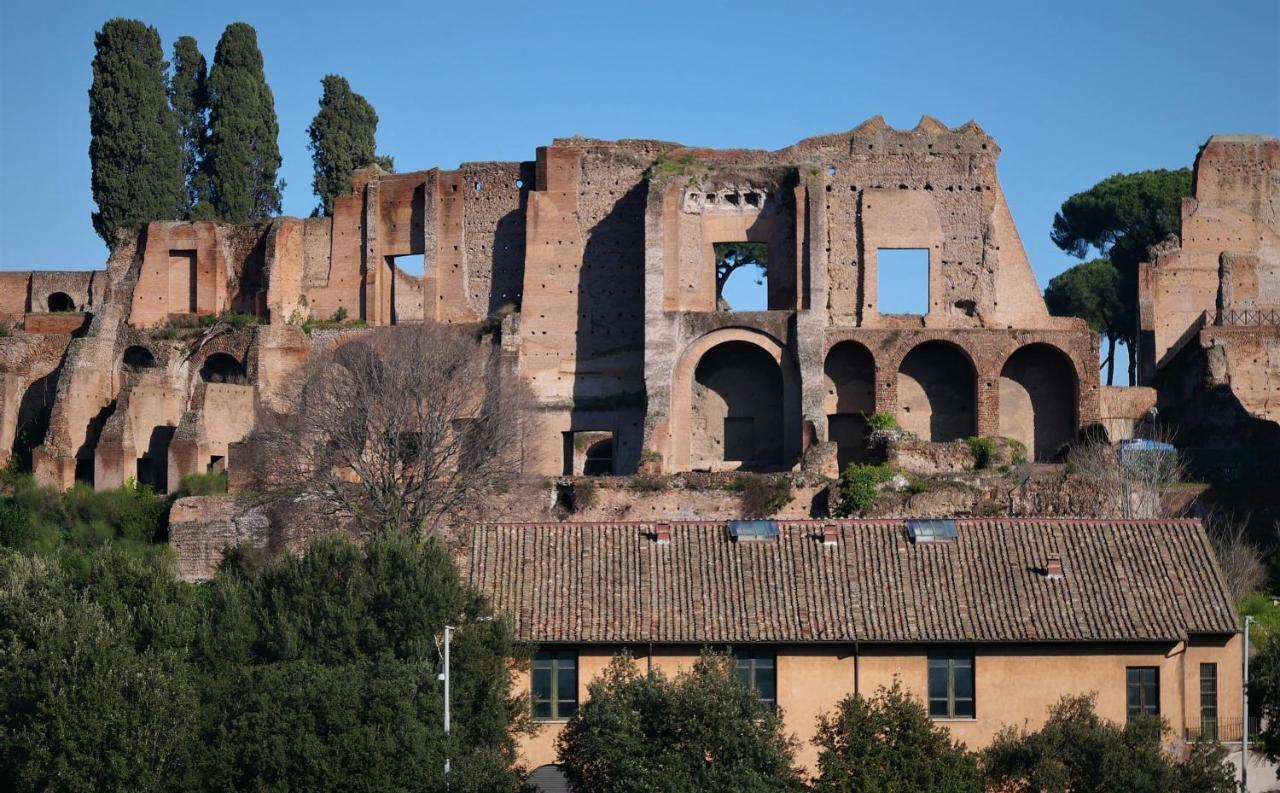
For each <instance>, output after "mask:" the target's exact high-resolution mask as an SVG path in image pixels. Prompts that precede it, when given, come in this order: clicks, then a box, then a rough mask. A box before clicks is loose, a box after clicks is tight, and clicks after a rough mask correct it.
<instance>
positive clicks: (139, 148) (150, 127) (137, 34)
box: [89, 18, 182, 247]
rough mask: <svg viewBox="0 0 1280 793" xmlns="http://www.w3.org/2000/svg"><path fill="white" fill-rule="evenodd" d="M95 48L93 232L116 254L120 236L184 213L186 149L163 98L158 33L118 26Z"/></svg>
mask: <svg viewBox="0 0 1280 793" xmlns="http://www.w3.org/2000/svg"><path fill="white" fill-rule="evenodd" d="M93 43H94V48H95V53H94V56H93V84H92V85H91V86H90V88H89V134H90V140H89V162H90V166H91V168H92V172H93V175H92V187H93V200H94V201H95V202H96V203H97V205H98V211H97V212H95V213H93V228H94V231H96V232H98V236H100V237H102V239H103V240H105V241H106V243H107V245H108V246H111V247H114V246H115V244H116V232H117V231H118V230H120V229H124V228H130V227H135V226H140V225H142V224H145V223H149V222H151V221H153V220H166V219H171V218H176V217H177V216H178V215H179V214H180V212H181V209H182V142H181V138H180V137H179V135H178V125H177V122H176V120H175V118H174V115H173V113H172V112H171V111H170V109H169V104H168V102H167V101H166V98H165V70H166V69H167V68H168V64H167V63H165V60H164V53H163V51H162V50H161V47H160V34H159V33H157V32H156V29H155V28H153V27H148V26H147V25H145V24H143V23H142V22H139V21H137V20H135V19H119V18H117V19H112V20H111V21H109V22H107V23H106V24H105V25H103V26H102V29H101V30H99V31H98V32H97V34H95V35H94V38H93Z"/></svg>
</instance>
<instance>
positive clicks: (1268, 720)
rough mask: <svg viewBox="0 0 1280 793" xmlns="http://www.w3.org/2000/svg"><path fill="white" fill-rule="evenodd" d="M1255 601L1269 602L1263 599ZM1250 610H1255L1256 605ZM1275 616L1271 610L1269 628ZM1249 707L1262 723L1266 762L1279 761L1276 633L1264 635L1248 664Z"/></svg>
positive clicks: (1279, 647)
mask: <svg viewBox="0 0 1280 793" xmlns="http://www.w3.org/2000/svg"><path fill="white" fill-rule="evenodd" d="M1257 599H1258V600H1263V601H1270V600H1271V599H1270V598H1266V597H1265V596H1257ZM1268 605H1269V604H1268ZM1252 610H1255V611H1256V610H1258V609H1257V604H1254V608H1253V609H1252ZM1276 615H1277V612H1276V610H1274V609H1271V610H1269V613H1268V614H1267V616H1269V617H1270V618H1271V619H1269V620H1267V622H1270V623H1272V625H1271V627H1275V621H1276V620H1275V618H1276ZM1249 706H1250V710H1251V711H1253V713H1255V714H1256V715H1258V716H1260V717H1261V719H1262V750H1263V752H1265V753H1266V755H1267V759H1269V760H1271V761H1272V762H1276V761H1277V760H1280V631H1274V632H1267V633H1265V634H1264V638H1263V640H1262V642H1261V643H1260V644H1259V645H1258V650H1257V652H1256V653H1255V654H1254V656H1253V658H1252V659H1250V661H1249Z"/></svg>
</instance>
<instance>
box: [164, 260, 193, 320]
mask: <svg viewBox="0 0 1280 793" xmlns="http://www.w3.org/2000/svg"><path fill="white" fill-rule="evenodd" d="M198 282H199V278H198V277H197V274H196V252H195V251H169V306H170V312H171V313H176V314H180V313H183V312H186V313H188V314H194V313H196V311H197V309H198V307H199V300H198V295H197V289H196V287H197V284H198Z"/></svg>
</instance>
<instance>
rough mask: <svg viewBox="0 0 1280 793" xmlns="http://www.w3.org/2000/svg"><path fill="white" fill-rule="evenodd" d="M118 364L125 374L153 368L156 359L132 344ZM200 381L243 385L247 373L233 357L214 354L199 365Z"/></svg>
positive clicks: (142, 347)
mask: <svg viewBox="0 0 1280 793" xmlns="http://www.w3.org/2000/svg"><path fill="white" fill-rule="evenodd" d="M120 363H121V365H122V366H123V368H124V370H125V371H127V372H141V371H145V370H147V369H152V368H155V366H156V357H155V354H154V353H152V352H151V350H149V349H147V348H146V347H144V346H142V345H141V344H133V345H130V346H129V347H126V348H125V351H124V353H123V354H122V355H121V356H120ZM200 379H201V380H203V381H205V382H206V383H237V384H240V385H244V384H246V383H247V380H248V373H247V371H246V370H245V367H244V364H243V363H241V362H240V360H239V359H238V358H236V357H235V356H234V355H231V354H229V353H225V352H215V353H212V354H210V355H208V356H207V357H206V358H205V359H204V361H203V362H202V363H201V364H200Z"/></svg>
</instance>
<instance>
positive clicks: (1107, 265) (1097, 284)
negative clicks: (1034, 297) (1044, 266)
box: [1044, 259, 1132, 385]
mask: <svg viewBox="0 0 1280 793" xmlns="http://www.w3.org/2000/svg"><path fill="white" fill-rule="evenodd" d="M1120 292H1121V284H1120V272H1119V271H1118V270H1117V269H1116V268H1115V266H1114V265H1112V264H1111V261H1110V260H1109V259H1094V260H1093V261H1090V262H1086V263H1084V264H1077V265H1076V266H1075V267H1072V268H1070V269H1068V270H1066V271H1064V272H1062V273H1061V274H1059V275H1057V276H1055V277H1054V278H1053V279H1052V280H1051V281H1049V288H1048V289H1046V290H1044V302H1045V304H1046V305H1047V306H1048V307H1049V313H1050V314H1052V315H1054V316H1055V317H1080V318H1081V319H1083V320H1084V321H1085V322H1088V323H1089V328H1090V330H1092V331H1094V332H1095V333H1101V334H1102V335H1104V336H1105V337H1106V339H1107V360H1106V367H1107V385H1111V384H1112V383H1113V382H1114V379H1115V378H1114V375H1115V359H1116V342H1117V341H1124V342H1125V343H1126V344H1128V343H1129V339H1130V338H1132V332H1131V331H1130V330H1129V329H1128V326H1127V325H1126V324H1125V323H1126V322H1127V321H1129V320H1130V319H1131V318H1132V312H1131V311H1130V310H1128V309H1126V308H1125V305H1124V302H1123V301H1122V300H1121V297H1120ZM1130 349H1131V351H1132V348H1130ZM1130 357H1132V355H1130Z"/></svg>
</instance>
